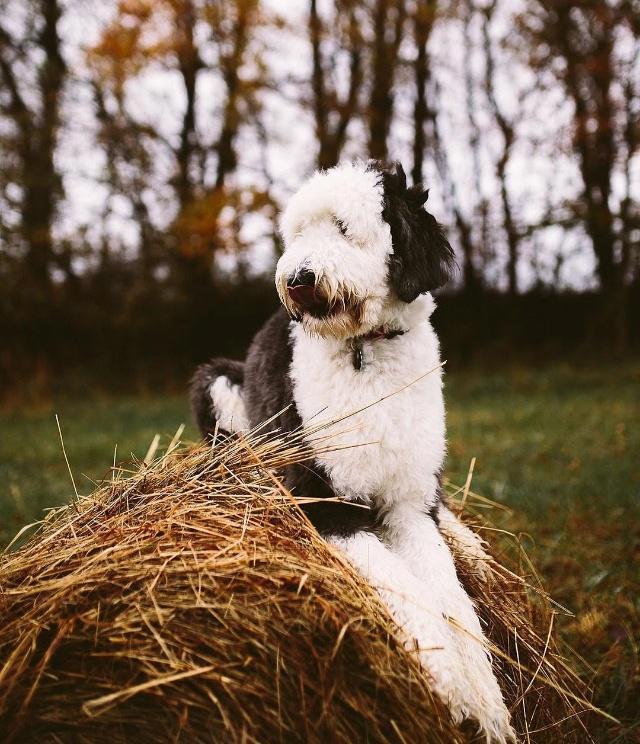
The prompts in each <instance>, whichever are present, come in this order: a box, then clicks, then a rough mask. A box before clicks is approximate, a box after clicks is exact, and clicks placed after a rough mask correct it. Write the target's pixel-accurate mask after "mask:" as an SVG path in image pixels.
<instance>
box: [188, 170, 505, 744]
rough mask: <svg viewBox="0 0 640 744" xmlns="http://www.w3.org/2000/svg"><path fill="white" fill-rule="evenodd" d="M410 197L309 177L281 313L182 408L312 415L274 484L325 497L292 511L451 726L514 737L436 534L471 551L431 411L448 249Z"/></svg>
mask: <svg viewBox="0 0 640 744" xmlns="http://www.w3.org/2000/svg"><path fill="white" fill-rule="evenodd" d="M426 199H427V192H425V191H423V190H422V187H421V186H419V185H417V186H413V187H411V188H408V187H407V183H406V178H405V174H404V172H403V170H402V167H401V166H400V165H399V164H396V165H395V166H393V167H392V168H384V167H382V166H380V165H379V164H376V163H369V164H364V163H355V164H351V163H347V164H344V165H340V166H338V167H336V168H332V169H331V170H328V171H325V172H318V173H316V174H315V175H314V176H313V177H312V178H311V179H310V180H309V181H307V182H306V183H305V184H304V185H303V186H302V187H301V188H300V190H299V191H298V192H297V193H296V194H295V195H294V196H293V197H292V199H291V200H290V202H289V204H288V206H287V208H286V209H285V211H284V213H283V215H282V218H281V222H280V227H281V231H282V236H283V238H284V246H285V251H284V253H283V255H282V257H281V258H280V260H279V261H278V266H277V270H276V286H277V290H278V294H279V295H280V299H281V301H282V304H283V306H284V308H283V309H282V308H281V309H280V310H279V311H278V312H277V313H276V314H275V315H274V316H273V317H272V318H271V319H270V320H269V321H268V322H267V323H266V325H265V326H264V327H263V328H262V330H261V331H260V332H259V333H258V334H257V335H256V337H255V339H254V341H253V343H252V344H251V346H250V348H249V352H248V355H247V358H246V361H245V362H244V363H241V362H235V361H230V360H226V359H216V360H213V361H211V362H209V363H208V364H204V365H202V366H201V367H200V368H199V369H198V371H197V372H196V374H195V376H194V379H193V383H192V391H191V395H192V403H193V408H194V412H195V415H196V417H197V421H198V424H199V426H200V429H201V431H202V433H203V434H204V435H208V434H211V433H212V432H213V431H214V429H215V428H216V425H217V427H218V431H222V432H227V433H233V432H242V431H246V430H248V429H250V428H251V427H253V426H256V425H257V424H259V423H261V422H263V421H265V420H267V419H269V418H271V417H273V416H275V415H276V414H277V413H278V412H279V411H283V409H284V412H283V413H282V414H281V415H280V416H277V417H276V418H275V419H274V420H273V421H272V422H271V424H270V427H271V428H273V429H278V430H280V431H281V432H292V431H295V430H298V431H299V430H300V427H305V428H309V427H317V425H318V424H319V422H320V421H325V422H327V425H326V428H325V429H324V431H323V436H322V437H317V436H316V437H309V440H308V444H309V445H310V446H311V447H312V448H313V450H314V453H315V459H314V461H313V462H312V463H311V465H308V464H305V465H304V466H303V465H298V466H292V467H291V468H290V469H289V472H288V473H286V482H287V485H288V486H289V487H290V488H291V490H292V491H293V493H294V494H295V495H297V496H306V497H313V498H316V499H318V498H319V497H326V496H339V497H340V499H341V502H338V501H336V500H332V501H326V502H323V501H322V500H321V499H320V500H319V501H317V502H316V503H313V504H307V505H305V507H304V508H305V511H306V513H307V515H308V516H309V518H310V519H311V521H312V522H313V523H314V524H315V525H316V527H317V528H318V530H319V531H320V532H321V533H322V534H323V535H324V536H325V537H326V539H327V540H329V541H330V542H331V543H333V544H334V545H335V546H337V547H338V548H339V549H340V550H342V551H343V552H344V554H345V555H346V556H347V557H348V559H349V560H350V561H351V562H352V564H353V565H355V566H356V568H357V569H358V570H359V571H360V572H361V573H362V574H363V575H364V576H365V577H366V578H367V580H368V581H369V582H370V583H372V584H373V585H374V586H375V587H376V588H377V590H378V592H379V593H380V595H381V597H382V598H383V600H384V601H385V603H386V605H387V606H388V608H389V609H390V611H391V612H392V614H393V615H394V617H395V618H396V620H397V622H398V624H399V625H400V627H401V628H402V629H403V631H404V633H405V635H406V640H407V644H409V645H411V646H413V643H414V642H417V644H418V648H419V653H420V660H421V663H422V664H423V666H424V667H425V669H426V670H427V672H428V673H429V675H430V676H431V678H432V681H433V686H434V690H435V691H436V693H437V694H438V695H439V696H440V697H441V698H442V700H443V701H444V702H445V703H446V704H447V705H448V706H449V709H450V710H451V713H452V716H453V719H454V721H456V722H461V721H462V720H463V719H466V718H470V719H473V720H475V721H476V722H477V723H478V725H479V727H480V729H481V730H482V732H483V733H484V735H485V736H486V739H487V741H494V742H506V741H508V740H515V735H514V732H513V729H512V728H511V725H510V720H509V712H508V710H507V708H506V706H505V704H504V702H503V699H502V695H501V692H500V689H499V687H498V683H497V681H496V678H495V676H494V674H493V671H492V668H491V660H490V656H489V653H488V651H487V649H486V641H485V639H484V636H483V632H482V628H481V626H480V622H479V620H478V617H477V615H476V612H475V610H474V606H473V603H472V602H471V600H470V598H469V597H468V595H467V594H466V592H465V591H464V589H463V587H462V586H461V584H460V582H459V581H458V577H457V575H456V570H455V566H454V562H453V558H452V555H451V553H450V551H449V548H448V547H447V545H446V544H445V542H444V540H443V537H442V534H443V532H444V533H448V534H449V535H450V536H451V538H452V539H454V540H456V541H457V542H458V544H459V545H460V547H461V549H462V550H464V551H466V552H467V553H468V554H470V555H471V556H473V557H475V558H476V559H477V560H478V561H479V562H482V561H483V560H486V559H487V556H486V553H485V552H484V551H483V549H482V544H481V542H480V540H479V539H478V538H477V537H476V535H475V534H474V533H473V532H471V531H470V530H469V529H468V528H466V527H465V526H464V525H463V524H462V523H461V522H459V521H458V520H457V518H456V517H455V516H454V515H453V514H452V513H451V512H450V511H449V510H448V509H447V508H446V506H445V505H444V504H443V503H442V501H441V499H440V487H439V474H440V472H441V470H442V466H443V461H444V456H445V413H444V401H443V395H442V380H441V368H440V366H439V364H440V359H439V348H438V340H437V338H436V335H435V333H434V331H433V328H432V326H431V323H430V321H429V318H430V315H431V313H432V312H433V309H434V301H433V299H432V297H431V295H430V294H429V292H430V291H431V290H433V289H435V288H437V287H439V286H441V285H443V284H444V283H445V282H446V281H447V279H448V278H449V275H450V272H451V271H452V268H453V266H454V257H453V252H452V250H451V247H450V245H449V243H448V242H447V239H446V237H445V234H444V231H443V228H442V227H441V225H439V224H438V223H437V222H436V220H435V218H434V217H433V216H432V215H431V214H429V213H428V212H427V211H426V210H425V209H424V203H425V202H426ZM372 404H373V405H372ZM327 435H331V445H332V448H331V451H327V440H326V436H327ZM358 505H360V506H358ZM361 505H366V506H368V507H370V508H369V509H363V508H361Z"/></svg>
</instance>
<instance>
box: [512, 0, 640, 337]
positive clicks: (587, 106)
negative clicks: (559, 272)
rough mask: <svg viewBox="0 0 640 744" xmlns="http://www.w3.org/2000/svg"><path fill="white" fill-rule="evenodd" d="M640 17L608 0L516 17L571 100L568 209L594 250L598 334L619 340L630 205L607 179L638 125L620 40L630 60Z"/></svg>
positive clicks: (574, 2)
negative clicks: (572, 169) (573, 189)
mask: <svg viewBox="0 0 640 744" xmlns="http://www.w3.org/2000/svg"><path fill="white" fill-rule="evenodd" d="M639 17H640V8H639V6H638V3H637V2H622V3H617V2H613V1H612V0H605V1H604V2H603V1H602V0H558V1H556V0H554V1H553V2H552V1H551V0H536V2H535V3H533V4H532V5H531V7H530V8H528V10H527V12H526V13H523V14H522V15H521V16H520V17H519V25H520V28H521V30H522V31H523V33H524V38H525V40H526V42H527V44H528V48H529V58H530V64H531V66H532V68H533V69H534V70H536V71H542V70H545V71H549V70H551V71H553V73H554V74H555V76H556V78H557V80H558V81H559V82H560V83H561V84H562V86H563V88H564V90H565V91H566V94H567V96H568V97H569V99H570V100H571V102H572V104H573V136H572V147H573V152H574V153H575V156H576V159H577V162H578V166H579V171H580V175H581V179H582V194H581V199H580V201H579V202H578V204H576V205H575V209H576V210H577V211H578V213H579V217H580V219H581V220H582V223H583V225H584V227H585V230H586V232H587V234H588V236H589V238H590V239H591V244H592V247H593V251H594V254H595V257H596V271H597V276H598V281H599V285H600V294H601V298H602V302H601V318H600V320H601V323H602V325H603V326H605V327H606V329H607V334H606V336H605V338H608V339H611V340H612V341H613V343H614V344H615V345H616V346H618V347H621V346H624V344H625V343H626V335H627V327H626V286H627V283H628V268H629V263H630V260H631V256H630V251H631V243H630V240H629V235H630V232H629V230H630V226H631V222H632V221H633V219H635V217H634V216H633V215H632V212H633V211H635V210H633V209H631V208H630V202H629V197H630V194H629V193H628V192H627V195H626V196H624V197H623V198H622V199H621V200H620V199H619V198H618V197H617V195H616V194H615V193H614V178H615V177H616V175H617V174H618V173H620V171H622V172H624V171H625V170H626V169H627V167H628V166H629V164H630V162H631V160H632V159H633V158H634V156H635V154H636V152H637V150H638V137H637V134H636V133H637V131H638V127H639V126H640V113H639V109H638V101H639V100H640V91H639V89H638V88H639V83H638V79H639V76H638V70H637V61H636V62H631V63H630V64H624V63H623V61H622V59H621V54H622V52H621V51H620V40H621V39H622V38H623V37H624V36H627V37H631V38H632V41H631V44H632V48H633V50H634V52H635V58H636V60H637V58H638V49H639V48H638V34H637V30H638V22H639V21H638V19H639ZM628 31H630V33H626V32H628ZM623 46H624V45H623ZM621 91H622V92H621Z"/></svg>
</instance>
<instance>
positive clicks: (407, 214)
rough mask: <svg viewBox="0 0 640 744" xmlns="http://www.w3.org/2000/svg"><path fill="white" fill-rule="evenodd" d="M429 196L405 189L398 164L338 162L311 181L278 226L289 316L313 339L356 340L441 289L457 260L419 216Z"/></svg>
mask: <svg viewBox="0 0 640 744" xmlns="http://www.w3.org/2000/svg"><path fill="white" fill-rule="evenodd" d="M427 195H428V192H427V191H424V190H423V189H422V186H420V185H416V186H412V187H410V188H408V187H407V179H406V177H405V174H404V171H403V169H402V166H401V165H400V164H399V163H396V164H394V165H393V166H392V167H391V168H385V167H382V166H381V165H380V164H379V163H369V164H364V163H355V164H352V163H346V164H343V165H339V166H337V167H335V168H331V169H330V170H328V171H321V172H318V173H316V174H315V175H314V176H312V178H310V179H309V181H307V182H306V183H305V184H304V185H303V186H302V187H301V188H300V189H299V191H298V192H297V193H296V194H294V196H293V197H292V198H291V200H290V201H289V204H288V205H287V208H286V209H285V211H284V213H283V215H282V218H281V221H280V228H281V231H282V236H283V238H284V246H285V251H284V253H283V255H282V257H281V258H280V260H279V261H278V266H277V270H276V286H277V289H278V294H279V295H280V299H281V300H282V303H283V305H284V306H285V308H286V309H287V311H288V313H289V315H290V316H291V317H292V318H293V319H295V320H300V321H302V322H303V324H304V326H305V328H306V329H307V330H308V331H310V332H312V333H316V334H318V335H320V336H334V337H338V338H345V337H350V336H357V335H362V334H366V333H368V332H370V331H372V330H374V329H375V328H378V327H380V326H381V325H384V324H386V323H388V322H390V321H391V320H392V319H393V318H394V316H395V315H397V314H398V312H399V311H400V310H401V309H402V307H403V306H406V305H407V304H408V303H412V302H413V301H414V300H415V299H416V298H417V297H418V296H419V295H421V294H424V293H426V292H429V291H430V290H433V289H436V288H437V287H440V286H442V285H443V284H444V283H445V282H446V281H447V280H448V279H449V277H450V274H451V271H452V269H453V267H454V265H455V261H454V256H453V251H452V249H451V246H450V245H449V243H448V241H447V239H446V237H445V234H444V230H443V228H442V226H441V225H440V224H438V222H436V220H435V218H434V217H433V216H432V215H431V214H429V213H428V212H427V211H426V210H425V209H424V203H425V202H426V200H427Z"/></svg>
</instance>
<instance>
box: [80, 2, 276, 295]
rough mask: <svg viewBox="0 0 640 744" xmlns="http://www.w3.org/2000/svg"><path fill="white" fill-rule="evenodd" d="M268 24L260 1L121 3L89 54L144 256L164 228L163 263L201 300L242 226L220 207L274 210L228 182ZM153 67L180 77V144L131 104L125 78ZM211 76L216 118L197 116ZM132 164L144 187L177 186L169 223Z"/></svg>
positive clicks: (259, 77)
mask: <svg viewBox="0 0 640 744" xmlns="http://www.w3.org/2000/svg"><path fill="white" fill-rule="evenodd" d="M261 22H262V16H261V14H260V10H259V3H258V0H234V1H233V2H228V3H219V2H215V1H214V0H161V1H159V2H151V0H137V1H136V2H132V1H131V0H121V2H120V3H119V6H118V11H117V14H116V17H115V18H114V21H113V22H112V23H111V24H110V25H109V26H107V27H106V28H105V29H104V31H103V34H102V37H101V39H100V41H99V43H98V44H97V45H96V46H95V47H94V48H93V49H92V50H91V51H90V54H89V57H90V60H91V61H92V64H93V66H94V70H95V74H94V79H93V85H94V89H95V99H96V106H97V111H98V117H99V119H100V120H101V123H102V132H103V145H104V147H105V149H106V150H107V152H108V153H109V160H111V161H114V160H115V162H117V163H119V166H118V169H119V171H120V175H117V174H116V173H114V174H113V176H114V177H113V178H112V179H111V180H112V183H116V182H117V183H118V184H119V185H118V188H119V190H120V191H121V193H123V194H124V195H125V196H126V198H127V199H128V200H130V201H131V203H132V205H133V211H134V215H135V216H136V219H137V220H138V221H139V226H140V233H141V246H140V250H141V252H142V255H143V256H144V255H145V253H148V246H146V245H145V241H147V240H153V242H155V243H156V244H158V240H157V238H158V233H159V231H161V230H164V231H167V232H168V234H169V236H170V238H171V240H172V241H173V250H172V251H171V254H170V255H168V256H165V263H166V262H167V261H169V267H170V269H171V270H172V271H173V272H175V274H176V276H175V279H176V285H180V284H182V291H183V292H184V293H185V294H186V295H189V296H192V297H194V298H196V297H197V296H198V295H203V294H206V293H207V292H208V291H209V287H210V285H211V261H212V256H213V254H214V253H215V252H216V251H217V250H219V249H221V248H228V247H230V246H233V245H236V246H237V245H239V237H238V231H235V230H234V231H225V229H224V226H223V225H222V223H221V214H222V213H223V209H225V208H227V209H228V210H232V211H234V219H236V222H237V213H238V212H239V211H240V212H244V213H246V212H247V211H249V210H250V209H252V208H255V209H268V208H269V207H270V202H269V199H268V198H267V197H266V195H265V194H263V193H261V192H259V190H254V191H253V192H252V191H251V190H250V189H247V190H246V192H245V194H242V195H241V194H240V193H238V192H236V191H235V189H234V186H233V184H231V183H230V177H231V176H232V175H233V174H234V172H235V170H236V167H237V160H238V157H237V151H236V141H237V137H238V134H239V132H240V130H241V128H242V127H243V126H244V125H246V124H247V123H249V122H250V120H251V118H252V117H254V116H255V115H256V111H258V110H259V101H258V93H259V91H260V89H261V87H262V86H263V85H264V69H263V67H262V65H261V62H260V56H259V54H257V53H256V49H255V48H254V49H253V52H252V54H251V55H250V54H249V50H250V47H251V45H252V44H254V46H255V40H254V39H255V36H256V26H257V25H258V24H260V23H261ZM205 59H206V60H208V62H206V63H205V61H204V60H205ZM153 65H160V66H162V67H163V68H164V69H165V70H167V71H171V72H174V73H176V74H177V76H178V79H179V80H180V84H181V89H182V92H183V95H184V106H183V108H182V110H181V111H180V112H173V111H172V112H171V114H174V115H175V114H176V113H177V118H178V121H179V124H178V127H177V128H178V136H177V138H176V140H177V141H175V142H174V139H173V138H167V137H165V136H162V135H161V134H160V131H161V128H160V127H159V125H158V122H144V121H141V120H139V118H138V117H136V116H135V115H134V114H133V113H132V111H131V108H130V106H129V97H128V94H127V83H128V82H129V81H132V80H134V79H135V78H136V77H137V76H139V75H140V74H141V73H143V72H144V71H145V70H146V69H149V68H150V67H152V66H153ZM205 73H206V74H207V75H208V76H209V77H208V80H209V84H211V77H212V76H213V77H214V78H215V81H216V84H217V86H218V90H219V91H220V93H219V98H218V100H217V101H216V107H215V121H204V120H202V119H200V120H199V119H198V101H199V100H201V99H199V95H200V92H199V91H200V90H201V88H200V87H199V86H200V83H201V81H202V75H203V74H205ZM154 150H158V151H159V152H161V153H162V154H163V155H164V156H166V155H168V156H169V159H170V162H171V163H172V172H171V173H170V174H169V178H167V177H166V175H165V174H164V173H159V172H155V169H156V168H157V166H156V164H155V163H154V158H153V157H152V156H151V155H150V153H151V152H153V151H154ZM132 165H133V166H134V170H135V171H137V172H138V173H139V177H140V180H141V181H142V182H143V183H145V184H146V186H147V187H151V188H153V186H154V184H156V183H157V187H156V188H158V189H160V188H161V187H162V185H163V182H164V183H166V182H167V181H168V183H169V184H170V185H171V187H172V188H173V190H174V194H175V211H174V215H173V218H172V219H171V221H170V223H169V224H168V225H167V224H161V223H159V222H158V218H157V217H156V218H155V220H154V219H152V218H151V216H150V210H149V207H148V205H147V204H146V201H145V195H144V189H141V188H140V184H137V183H135V180H134V181H132V179H131V173H132ZM247 194H248V195H249V197H250V199H247V198H246V195H247ZM154 231H155V232H154ZM169 244H170V243H169V241H167V240H165V241H163V243H162V245H164V246H165V247H168V246H169ZM151 263H152V262H150V265H151Z"/></svg>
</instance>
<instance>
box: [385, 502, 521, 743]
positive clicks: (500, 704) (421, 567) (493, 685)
mask: <svg viewBox="0 0 640 744" xmlns="http://www.w3.org/2000/svg"><path fill="white" fill-rule="evenodd" d="M385 524H386V526H387V528H388V539H389V544H390V546H391V547H392V549H393V551H394V552H396V553H397V554H398V556H399V557H400V558H402V559H403V560H404V561H405V562H406V564H407V565H408V567H409V570H410V571H411V572H412V573H413V575H414V576H415V577H416V578H417V579H419V581H420V582H421V583H422V585H423V591H424V592H425V595H426V596H428V597H429V603H430V604H431V605H432V606H434V607H440V608H442V613H443V616H444V618H445V621H446V622H447V625H448V629H449V631H450V634H451V637H452V639H453V640H452V643H453V646H454V651H452V653H451V654H449V658H450V659H451V663H452V664H453V665H454V668H452V669H451V670H450V672H449V675H450V677H451V678H452V679H453V684H454V687H455V689H453V690H452V691H451V692H450V700H449V701H448V702H449V707H450V708H451V710H452V713H453V716H454V720H456V719H457V720H460V719H462V718H472V719H474V720H475V721H477V722H478V724H479V725H480V728H481V730H482V732H483V733H484V735H485V736H486V738H487V741H491V742H506V741H515V734H514V731H513V729H512V727H511V724H510V721H509V718H510V716H509V712H508V710H507V708H506V706H505V704H504V701H503V699H502V693H501V691H500V687H499V686H498V682H497V680H496V678H495V675H494V674H493V670H492V668H491V659H490V655H489V653H488V650H487V645H486V640H485V638H484V634H483V632H482V628H481V626H480V621H479V619H478V616H477V614H476V612H475V608H474V606H473V603H472V601H471V599H470V598H469V596H468V594H467V593H466V592H465V590H464V588H463V587H462V585H461V584H460V581H459V580H458V576H457V574H456V570H455V565H454V562H453V556H452V555H451V552H450V550H449V548H448V547H447V545H446V543H445V542H444V539H443V537H442V535H441V534H440V531H439V530H438V527H437V526H436V524H435V522H434V521H433V519H432V518H431V517H430V516H429V515H428V514H426V513H425V511H424V509H422V508H420V506H419V505H418V504H416V505H415V506H414V505H406V504H405V505H398V506H395V507H394V508H393V509H392V510H391V511H390V512H389V513H388V514H387V516H386V518H385ZM425 621H428V619H427V618H426V619H425ZM450 642H451V641H450Z"/></svg>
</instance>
